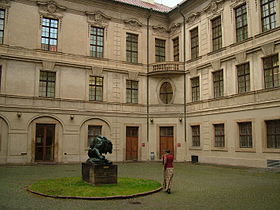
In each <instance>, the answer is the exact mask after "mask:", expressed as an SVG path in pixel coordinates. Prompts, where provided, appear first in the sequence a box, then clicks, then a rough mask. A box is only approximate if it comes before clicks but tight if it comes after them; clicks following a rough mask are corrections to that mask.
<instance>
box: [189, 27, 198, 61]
mask: <svg viewBox="0 0 280 210" xmlns="http://www.w3.org/2000/svg"><path fill="white" fill-rule="evenodd" d="M190 33H191V58H192V59H194V58H197V57H198V55H199V41H198V28H195V29H193V30H191V31H190Z"/></svg>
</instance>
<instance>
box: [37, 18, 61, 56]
mask: <svg viewBox="0 0 280 210" xmlns="http://www.w3.org/2000/svg"><path fill="white" fill-rule="evenodd" d="M57 33H58V20H57V19H52V18H47V17H43V18H42V34H41V48H42V49H43V50H48V51H57V35H58V34H57Z"/></svg>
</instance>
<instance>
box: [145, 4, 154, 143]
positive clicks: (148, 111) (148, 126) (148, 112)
mask: <svg viewBox="0 0 280 210" xmlns="http://www.w3.org/2000/svg"><path fill="white" fill-rule="evenodd" d="M152 10H153V9H150V11H149V15H148V17H147V94H146V95H147V142H149V138H150V124H149V121H150V109H149V108H150V107H149V105H150V104H149V102H150V101H149V100H150V93H149V89H150V80H149V75H148V74H149V71H150V70H149V66H150V53H149V52H150V18H151V15H152Z"/></svg>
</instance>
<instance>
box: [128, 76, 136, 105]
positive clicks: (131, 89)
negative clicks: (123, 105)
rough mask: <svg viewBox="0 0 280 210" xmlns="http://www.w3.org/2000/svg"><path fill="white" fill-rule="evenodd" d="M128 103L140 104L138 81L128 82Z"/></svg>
mask: <svg viewBox="0 0 280 210" xmlns="http://www.w3.org/2000/svg"><path fill="white" fill-rule="evenodd" d="M126 102H127V103H133V104H137V103H138V81H133V80H126Z"/></svg>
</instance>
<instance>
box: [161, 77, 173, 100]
mask: <svg viewBox="0 0 280 210" xmlns="http://www.w3.org/2000/svg"><path fill="white" fill-rule="evenodd" d="M172 97H173V89H172V86H171V84H170V83H169V82H164V83H162V85H161V87H160V100H161V101H162V102H163V103H165V104H170V103H171V100H172Z"/></svg>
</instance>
